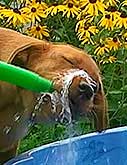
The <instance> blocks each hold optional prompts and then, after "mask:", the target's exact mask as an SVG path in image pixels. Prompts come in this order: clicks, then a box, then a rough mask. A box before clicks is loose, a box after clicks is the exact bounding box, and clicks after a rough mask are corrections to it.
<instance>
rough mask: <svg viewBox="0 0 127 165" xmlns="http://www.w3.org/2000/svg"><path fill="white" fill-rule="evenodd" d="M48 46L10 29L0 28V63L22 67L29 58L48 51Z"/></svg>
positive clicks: (43, 42) (44, 42)
mask: <svg viewBox="0 0 127 165" xmlns="http://www.w3.org/2000/svg"><path fill="white" fill-rule="evenodd" d="M49 45H50V44H49V43H47V42H46V41H41V40H38V39H35V38H33V37H28V36H25V35H22V34H21V33H18V32H16V31H13V30H10V29H6V28H0V60H2V61H5V62H8V63H13V64H15V65H21V66H22V65H24V64H25V63H26V62H27V60H28V58H29V57H30V56H35V55H40V53H39V52H42V51H44V52H45V51H46V50H47V51H48V50H49V49H48V48H49ZM37 52H38V53H37ZM36 58H37V57H36Z"/></svg>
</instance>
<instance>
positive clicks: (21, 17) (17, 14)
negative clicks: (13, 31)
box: [1, 8, 30, 26]
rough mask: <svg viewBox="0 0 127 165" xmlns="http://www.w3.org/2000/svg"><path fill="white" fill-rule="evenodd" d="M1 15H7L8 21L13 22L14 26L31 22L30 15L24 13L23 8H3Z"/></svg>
mask: <svg viewBox="0 0 127 165" xmlns="http://www.w3.org/2000/svg"><path fill="white" fill-rule="evenodd" d="M1 15H3V16H4V17H7V21H6V22H7V23H12V24H13V25H14V26H16V25H19V24H24V23H27V22H30V19H29V17H28V16H27V15H26V14H24V13H22V12H21V10H19V9H17V8H14V9H3V10H1Z"/></svg>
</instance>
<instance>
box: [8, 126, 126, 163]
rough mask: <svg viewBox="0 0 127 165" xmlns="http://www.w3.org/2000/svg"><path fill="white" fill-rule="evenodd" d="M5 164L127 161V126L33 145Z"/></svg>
mask: <svg viewBox="0 0 127 165" xmlns="http://www.w3.org/2000/svg"><path fill="white" fill-rule="evenodd" d="M6 165H127V127H119V128H114V129H109V130H107V131H105V132H103V133H90V134H86V135H82V136H79V137H74V138H71V139H67V140H63V141H58V142H55V143H51V144H48V145H44V146H41V147H38V148H34V149H33V150H30V151H28V152H26V153H24V154H22V155H20V156H18V157H17V158H15V159H12V160H11V161H9V162H8V163H6Z"/></svg>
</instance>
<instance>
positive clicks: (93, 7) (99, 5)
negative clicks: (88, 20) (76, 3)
mask: <svg viewBox="0 0 127 165" xmlns="http://www.w3.org/2000/svg"><path fill="white" fill-rule="evenodd" d="M103 1H104V0H81V1H80V5H81V8H84V10H83V11H84V12H88V13H89V14H90V15H98V13H99V11H100V12H102V13H104V12H105V7H106V6H105V4H104V3H103Z"/></svg>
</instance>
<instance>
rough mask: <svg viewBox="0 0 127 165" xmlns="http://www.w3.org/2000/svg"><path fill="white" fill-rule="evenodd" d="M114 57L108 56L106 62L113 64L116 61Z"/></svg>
mask: <svg viewBox="0 0 127 165" xmlns="http://www.w3.org/2000/svg"><path fill="white" fill-rule="evenodd" d="M116 59H117V58H116V57H114V56H110V57H109V58H108V61H109V62H110V63H113V62H115V61H116Z"/></svg>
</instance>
